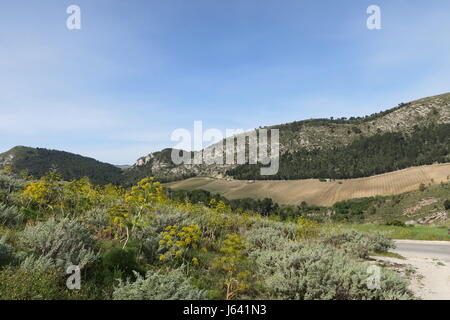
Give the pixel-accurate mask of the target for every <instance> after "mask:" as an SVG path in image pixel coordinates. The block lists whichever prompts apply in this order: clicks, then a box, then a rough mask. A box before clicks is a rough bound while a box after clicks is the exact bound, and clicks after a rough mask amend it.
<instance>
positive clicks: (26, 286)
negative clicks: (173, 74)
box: [0, 268, 69, 300]
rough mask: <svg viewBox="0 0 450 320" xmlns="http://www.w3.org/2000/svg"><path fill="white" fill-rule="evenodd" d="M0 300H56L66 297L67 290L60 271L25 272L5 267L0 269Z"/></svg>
mask: <svg viewBox="0 0 450 320" xmlns="http://www.w3.org/2000/svg"><path fill="white" fill-rule="evenodd" d="M0 283H1V285H0V300H57V299H68V298H69V296H68V291H67V289H66V288H64V282H63V280H62V279H61V277H60V272H59V271H57V270H55V269H51V270H47V271H35V272H27V271H24V270H21V269H12V268H7V269H4V270H2V271H0Z"/></svg>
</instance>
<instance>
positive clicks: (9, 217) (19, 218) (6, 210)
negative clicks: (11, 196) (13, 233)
mask: <svg viewBox="0 0 450 320" xmlns="http://www.w3.org/2000/svg"><path fill="white" fill-rule="evenodd" d="M24 221H25V216H24V215H23V214H22V213H20V212H19V210H18V209H17V208H16V207H8V206H7V205H5V204H3V203H0V224H1V225H4V226H6V227H10V228H11V227H16V226H18V225H21V224H22V223H23V222H24Z"/></svg>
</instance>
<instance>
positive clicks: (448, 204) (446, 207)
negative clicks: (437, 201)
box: [444, 199, 450, 210]
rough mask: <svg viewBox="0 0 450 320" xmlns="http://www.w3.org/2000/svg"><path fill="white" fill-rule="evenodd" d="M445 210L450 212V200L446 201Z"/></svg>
mask: <svg viewBox="0 0 450 320" xmlns="http://www.w3.org/2000/svg"><path fill="white" fill-rule="evenodd" d="M444 208H445V210H450V200H448V199H447V200H445V201H444Z"/></svg>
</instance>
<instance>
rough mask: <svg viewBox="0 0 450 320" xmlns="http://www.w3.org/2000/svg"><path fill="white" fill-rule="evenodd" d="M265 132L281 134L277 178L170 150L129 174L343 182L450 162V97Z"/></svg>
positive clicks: (142, 161)
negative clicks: (176, 156)
mask: <svg viewBox="0 0 450 320" xmlns="http://www.w3.org/2000/svg"><path fill="white" fill-rule="evenodd" d="M265 128H266V129H279V130H280V154H281V159H280V160H281V161H280V170H279V173H278V175H276V176H266V177H261V176H259V166H255V165H254V166H251V165H241V166H238V165H227V166H219V165H210V166H207V165H189V166H187V165H174V164H173V163H172V161H171V160H170V152H171V149H165V150H163V151H162V152H160V153H153V154H149V155H148V156H146V157H142V158H140V159H138V161H136V164H135V165H134V166H133V168H132V169H131V170H132V171H133V174H134V176H136V177H138V176H142V175H145V174H148V173H149V172H151V173H152V175H154V176H157V177H171V180H174V179H177V178H178V179H183V178H184V177H187V176H210V177H221V176H231V177H233V178H235V179H241V180H254V179H257V180H259V179H271V180H273V179H280V180H291V179H305V178H339V179H343V178H357V177H367V176H371V175H374V174H381V173H385V172H390V171H395V170H399V169H403V168H407V167H411V166H417V165H425V164H432V163H434V162H448V161H450V156H449V154H450V93H447V94H443V95H439V96H434V97H429V98H424V99H420V100H416V101H412V102H409V103H401V104H399V105H398V106H397V107H395V108H392V109H389V110H386V111H383V112H379V113H375V114H372V115H369V116H365V117H351V118H349V119H347V118H340V119H332V118H330V119H310V120H303V121H297V122H292V123H287V124H281V125H276V126H272V127H265ZM221 143H223V142H221ZM211 147H213V146H210V147H208V148H211ZM208 148H207V149H208ZM163 155H164V156H163Z"/></svg>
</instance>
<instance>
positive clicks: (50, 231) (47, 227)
mask: <svg viewBox="0 0 450 320" xmlns="http://www.w3.org/2000/svg"><path fill="white" fill-rule="evenodd" d="M21 243H22V245H24V246H26V247H28V248H29V249H31V252H32V253H33V254H34V255H35V256H36V257H39V256H46V257H48V258H50V259H52V261H53V262H54V263H55V265H56V266H58V267H67V266H68V265H71V264H75V265H78V266H79V267H80V268H83V267H85V266H86V265H88V264H89V263H91V262H93V261H95V260H96V259H97V258H98V254H97V253H96V252H95V240H94V238H93V237H92V236H91V234H90V233H89V230H87V229H86V228H85V227H84V226H82V225H81V224H80V223H79V222H78V221H77V220H72V219H69V218H64V219H62V220H61V221H56V220H54V219H53V218H52V219H49V220H48V221H46V222H41V223H38V224H36V225H34V226H29V227H27V228H26V229H25V230H24V232H23V234H22V238H21Z"/></svg>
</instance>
